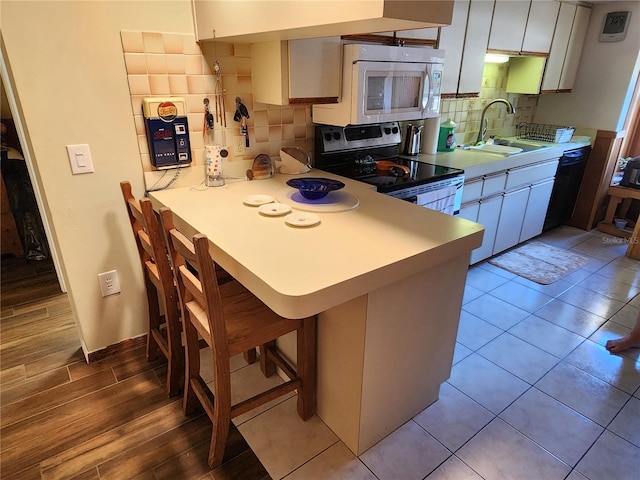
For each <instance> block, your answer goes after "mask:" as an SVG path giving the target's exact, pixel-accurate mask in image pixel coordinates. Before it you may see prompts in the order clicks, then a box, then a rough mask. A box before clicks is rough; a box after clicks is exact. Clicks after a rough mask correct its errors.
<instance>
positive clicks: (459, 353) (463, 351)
mask: <svg viewBox="0 0 640 480" xmlns="http://www.w3.org/2000/svg"><path fill="white" fill-rule="evenodd" d="M472 353H473V350H471V349H470V348H467V347H465V346H464V345H462V344H461V343H458V342H456V346H455V348H454V350H453V365H455V364H456V363H458V362H460V361H461V360H463V359H465V358H467V357H468V356H469V355H471V354H472Z"/></svg>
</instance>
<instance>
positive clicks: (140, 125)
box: [133, 114, 147, 135]
mask: <svg viewBox="0 0 640 480" xmlns="http://www.w3.org/2000/svg"><path fill="white" fill-rule="evenodd" d="M133 122H134V123H135V125H136V134H137V135H146V132H147V130H146V127H145V125H144V117H143V116H142V114H140V115H134V116H133Z"/></svg>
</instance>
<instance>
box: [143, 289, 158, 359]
mask: <svg viewBox="0 0 640 480" xmlns="http://www.w3.org/2000/svg"><path fill="white" fill-rule="evenodd" d="M145 287H146V288H145V290H146V293H147V305H148V308H149V333H148V334H147V361H148V362H152V361H153V360H155V359H156V358H158V353H160V348H159V347H158V342H157V340H156V339H155V337H154V336H153V333H152V332H154V331H158V330H159V329H160V305H159V303H158V294H157V290H156V286H155V285H154V284H153V283H151V281H150V280H149V279H148V278H145Z"/></svg>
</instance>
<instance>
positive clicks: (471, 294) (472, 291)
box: [462, 283, 484, 305]
mask: <svg viewBox="0 0 640 480" xmlns="http://www.w3.org/2000/svg"><path fill="white" fill-rule="evenodd" d="M482 295H484V292H483V291H482V290H480V289H479V288H476V287H472V286H471V285H469V284H468V283H467V284H466V285H465V287H464V295H463V297H462V304H463V305H464V304H465V303H469V302H470V301H471V300H475V299H476V298H478V297H480V296H482Z"/></svg>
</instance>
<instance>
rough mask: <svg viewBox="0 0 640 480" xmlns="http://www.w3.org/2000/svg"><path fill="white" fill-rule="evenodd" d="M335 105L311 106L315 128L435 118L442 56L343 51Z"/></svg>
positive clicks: (358, 47)
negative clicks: (340, 80)
mask: <svg viewBox="0 0 640 480" xmlns="http://www.w3.org/2000/svg"><path fill="white" fill-rule="evenodd" d="M343 49H344V50H343V62H342V91H341V97H340V101H339V102H338V103H332V104H323V105H313V122H314V123H319V124H325V125H336V126H340V127H344V126H347V125H362V124H369V123H384V122H394V121H403V120H419V119H424V118H432V117H437V116H438V115H439V111H440V89H441V84H442V69H443V66H444V50H435V49H432V48H427V47H393V46H387V45H363V44H347V45H344V46H343Z"/></svg>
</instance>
